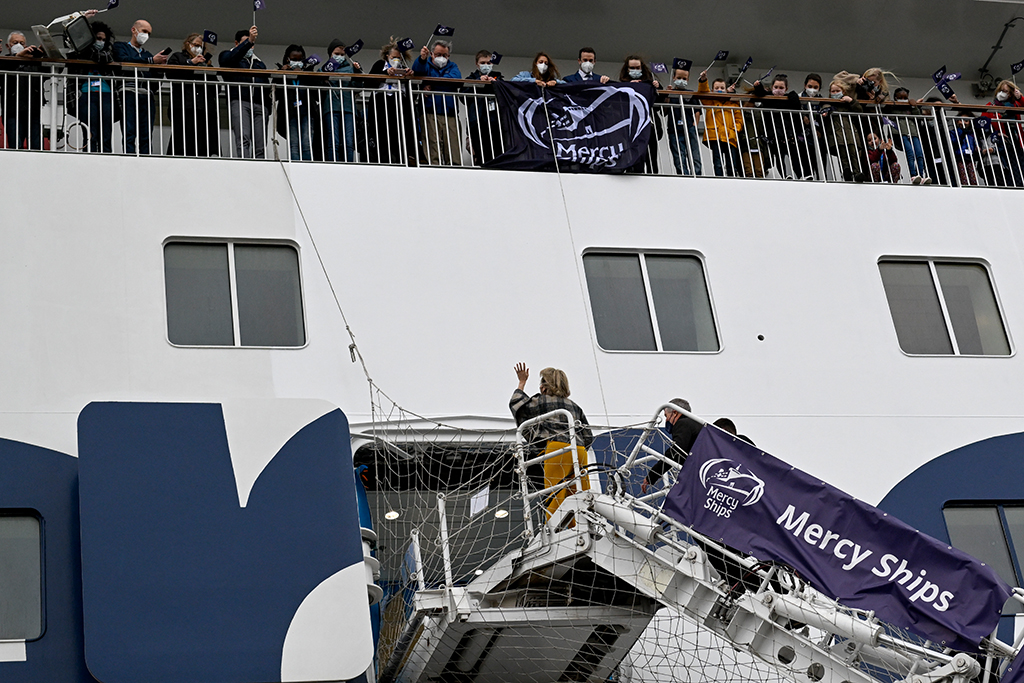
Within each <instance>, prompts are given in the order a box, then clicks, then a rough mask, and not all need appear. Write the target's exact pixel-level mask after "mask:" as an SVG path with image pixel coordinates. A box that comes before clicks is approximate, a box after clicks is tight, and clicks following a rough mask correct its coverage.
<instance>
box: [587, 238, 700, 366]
mask: <svg viewBox="0 0 1024 683" xmlns="http://www.w3.org/2000/svg"><path fill="white" fill-rule="evenodd" d="M583 269H584V271H585V273H586V277H587V288H588V290H589V291H590V307H591V311H592V312H593V315H594V327H595V330H596V332H597V341H598V344H600V345H601V348H603V349H606V350H609V351H698V352H700V351H718V350H719V348H720V346H719V343H718V331H717V330H716V329H715V319H714V315H713V313H712V310H711V297H710V295H709V294H708V286H707V281H706V279H705V277H704V266H703V264H702V263H701V261H700V259H699V258H697V257H696V256H689V255H680V254H645V253H635V252H634V253H621V252H618V253H616V252H610V253H588V254H585V255H584V256H583Z"/></svg>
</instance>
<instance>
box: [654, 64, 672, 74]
mask: <svg viewBox="0 0 1024 683" xmlns="http://www.w3.org/2000/svg"><path fill="white" fill-rule="evenodd" d="M651 71H653V72H654V73H656V74H667V73H668V67H667V66H665V63H664V62H651Z"/></svg>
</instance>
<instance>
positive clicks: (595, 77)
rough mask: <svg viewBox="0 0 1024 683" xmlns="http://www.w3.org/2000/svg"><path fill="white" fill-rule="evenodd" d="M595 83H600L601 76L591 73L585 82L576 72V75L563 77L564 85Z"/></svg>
mask: <svg viewBox="0 0 1024 683" xmlns="http://www.w3.org/2000/svg"><path fill="white" fill-rule="evenodd" d="M595 81H596V82H597V83H600V82H601V74H599V73H592V74H590V78H588V79H587V80H584V79H583V76H580V72H579V71H576V73H572V74H569V75H568V76H566V77H565V82H566V83H592V82H595Z"/></svg>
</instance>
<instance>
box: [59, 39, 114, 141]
mask: <svg viewBox="0 0 1024 683" xmlns="http://www.w3.org/2000/svg"><path fill="white" fill-rule="evenodd" d="M90 26H91V28H92V33H93V43H92V45H89V46H88V47H86V48H84V49H82V50H79V51H75V52H72V53H70V54H68V59H69V60H75V61H83V62H92V64H89V65H85V64H69V65H68V72H69V74H71V75H72V76H73V77H72V78H69V79H68V83H67V88H66V90H65V92H64V109H65V113H66V114H68V115H71V116H76V117H77V118H78V120H79V121H81V122H82V123H83V124H84V125H85V127H86V128H87V129H88V131H89V140H88V148H89V151H91V152H98V153H103V154H110V153H111V152H112V151H113V148H112V145H111V140H110V138H111V134H112V133H113V128H114V83H113V81H112V80H111V79H110V78H106V77H108V76H110V75H112V74H113V67H111V66H110V65H111V64H112V63H113V62H114V32H113V31H111V29H110V27H109V26H107V25H106V24H104V23H103V22H101V21H96V22H92V23H91V25H90Z"/></svg>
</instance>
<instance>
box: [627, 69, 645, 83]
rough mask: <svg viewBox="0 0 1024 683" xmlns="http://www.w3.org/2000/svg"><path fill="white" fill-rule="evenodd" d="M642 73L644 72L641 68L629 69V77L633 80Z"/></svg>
mask: <svg viewBox="0 0 1024 683" xmlns="http://www.w3.org/2000/svg"><path fill="white" fill-rule="evenodd" d="M643 75H644V72H643V71H642V70H641V69H630V70H629V77H630V78H632V79H634V80H635V79H638V78H640V77H641V76H643Z"/></svg>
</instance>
